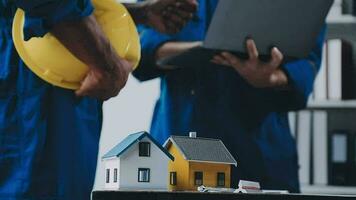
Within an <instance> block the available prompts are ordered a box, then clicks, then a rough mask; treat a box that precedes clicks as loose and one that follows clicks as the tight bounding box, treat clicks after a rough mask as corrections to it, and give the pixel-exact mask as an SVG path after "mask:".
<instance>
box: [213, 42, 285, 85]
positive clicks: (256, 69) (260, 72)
mask: <svg viewBox="0 0 356 200" xmlns="http://www.w3.org/2000/svg"><path fill="white" fill-rule="evenodd" d="M246 47H247V48H246V49H247V50H246V51H247V53H248V56H249V58H248V59H247V60H243V59H240V58H238V57H236V56H235V55H233V54H231V53H229V52H222V53H221V54H218V55H216V56H214V58H213V59H212V62H213V63H215V64H219V65H225V66H231V67H233V68H234V69H235V70H236V71H237V72H238V73H239V74H240V75H241V76H242V77H243V78H244V79H245V80H246V81H247V82H248V83H249V84H251V85H252V86H254V87H256V88H276V87H284V86H287V85H288V77H287V75H286V74H285V73H284V72H283V70H281V69H280V68H279V67H280V66H281V64H282V62H283V54H282V53H281V52H280V51H279V49H278V48H277V47H274V48H272V50H271V59H270V61H268V62H264V61H261V60H260V59H259V52H258V50H257V47H256V44H255V42H254V41H253V40H252V39H248V40H247V42H246Z"/></svg>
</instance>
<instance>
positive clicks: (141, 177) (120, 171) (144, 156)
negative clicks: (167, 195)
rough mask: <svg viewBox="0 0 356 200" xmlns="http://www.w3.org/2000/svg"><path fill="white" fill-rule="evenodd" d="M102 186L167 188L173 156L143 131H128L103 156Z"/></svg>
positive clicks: (115, 188)
mask: <svg viewBox="0 0 356 200" xmlns="http://www.w3.org/2000/svg"><path fill="white" fill-rule="evenodd" d="M102 159H103V162H104V165H105V171H106V173H105V189H107V190H119V189H121V190H145V189H149V190H167V189H168V184H167V182H168V162H169V161H170V160H174V158H173V156H172V155H171V154H170V153H169V152H168V151H167V150H166V149H165V148H163V147H162V146H161V145H160V144H159V143H158V142H157V141H155V139H154V138H152V136H151V135H150V134H149V133H147V132H140V133H135V134H131V135H129V136H128V137H126V138H125V139H124V140H123V141H122V142H120V143H119V144H118V145H116V146H115V147H114V148H113V149H111V150H110V151H109V152H108V153H106V154H105V155H104V156H103V157H102Z"/></svg>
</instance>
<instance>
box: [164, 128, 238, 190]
mask: <svg viewBox="0 0 356 200" xmlns="http://www.w3.org/2000/svg"><path fill="white" fill-rule="evenodd" d="M164 147H165V148H166V149H167V150H168V152H169V153H170V154H172V155H173V157H174V158H175V159H174V161H169V164H168V171H169V189H170V190H173V191H196V190H197V187H199V186H202V185H204V186H206V187H222V188H228V187H230V179H231V166H232V165H234V166H236V165H237V163H236V160H235V159H234V157H233V156H232V155H231V154H230V152H229V151H228V150H227V148H226V147H225V145H224V144H223V142H222V141H221V140H217V139H209V138H197V137H196V133H190V134H189V137H188V136H171V137H170V138H169V139H168V140H167V141H166V142H165V144H164Z"/></svg>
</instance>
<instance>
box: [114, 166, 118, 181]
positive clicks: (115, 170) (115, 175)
mask: <svg viewBox="0 0 356 200" xmlns="http://www.w3.org/2000/svg"><path fill="white" fill-rule="evenodd" d="M114 183H117V169H114Z"/></svg>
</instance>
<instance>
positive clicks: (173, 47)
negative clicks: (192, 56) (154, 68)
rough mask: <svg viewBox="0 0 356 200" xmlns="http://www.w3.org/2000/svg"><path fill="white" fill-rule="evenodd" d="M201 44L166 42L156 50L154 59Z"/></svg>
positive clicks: (178, 52) (172, 54)
mask: <svg viewBox="0 0 356 200" xmlns="http://www.w3.org/2000/svg"><path fill="white" fill-rule="evenodd" d="M201 44H202V43H201V42H167V43H165V44H163V45H162V46H161V47H160V48H159V49H158V50H157V52H156V60H160V59H162V58H166V57H169V56H174V55H177V54H180V53H182V52H184V51H187V50H189V49H191V48H194V47H197V46H201Z"/></svg>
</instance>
